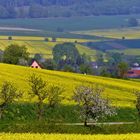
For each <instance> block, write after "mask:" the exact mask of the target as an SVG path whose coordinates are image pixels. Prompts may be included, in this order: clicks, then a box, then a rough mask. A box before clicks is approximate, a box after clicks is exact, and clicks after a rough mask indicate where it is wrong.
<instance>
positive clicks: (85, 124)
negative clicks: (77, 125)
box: [84, 118, 88, 127]
mask: <svg viewBox="0 0 140 140" xmlns="http://www.w3.org/2000/svg"><path fill="white" fill-rule="evenodd" d="M84 126H86V127H87V126H88V125H87V118H85V121H84Z"/></svg>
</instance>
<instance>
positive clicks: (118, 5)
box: [0, 0, 140, 18]
mask: <svg viewBox="0 0 140 140" xmlns="http://www.w3.org/2000/svg"><path fill="white" fill-rule="evenodd" d="M139 6H140V1H139V0H125V1H124V0H119V1H118V0H107V1H106V0H85V1H83V0H76V1H75V0H22V1H21V0H0V18H42V17H71V16H91V15H96V16H99V15H129V14H139V13H140V9H139Z"/></svg>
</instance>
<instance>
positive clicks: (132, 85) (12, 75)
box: [0, 63, 140, 140]
mask: <svg viewBox="0 0 140 140" xmlns="http://www.w3.org/2000/svg"><path fill="white" fill-rule="evenodd" d="M0 69H1V71H0V85H1V84H2V82H3V81H5V80H7V81H11V82H12V83H14V84H15V85H16V87H17V88H18V89H19V90H22V91H24V94H23V97H22V98H21V99H20V100H18V101H17V102H16V103H14V104H11V105H9V107H8V110H9V112H7V115H6V117H5V118H4V119H3V120H1V121H0V124H1V125H0V132H12V133H15V132H18V133H20V132H22V133H23V132H24V133H25V132H38V133H42V132H44V133H45V132H47V133H52V132H54V133H56V132H60V133H68V134H69V133H71V134H73V133H76V134H91V133H95V134H99V133H100V132H102V133H106V134H111V133H115V134H116V133H121V132H124V133H129V132H139V129H138V128H139V126H137V125H134V124H133V125H129V127H128V126H127V125H126V126H125V125H122V126H120V125H118V126H117V127H116V126H107V127H106V126H104V127H103V129H102V130H100V129H98V127H97V129H93V130H92V131H91V129H88V128H84V127H83V126H63V125H62V126H61V125H60V126H57V127H54V126H55V125H54V124H53V123H52V124H53V126H50V127H49V126H47V122H48V121H49V119H54V120H55V121H56V122H57V121H58V122H59V121H60V122H61V121H62V122H64V123H82V122H81V120H79V117H78V115H77V113H76V112H75V103H74V102H73V101H72V100H71V99H72V95H73V91H74V89H75V87H76V86H78V85H81V84H85V85H89V84H90V85H97V84H98V85H99V86H101V87H103V88H105V91H104V93H103V95H102V96H103V97H104V98H108V99H110V100H111V101H112V105H113V106H115V107H116V109H117V113H118V115H117V116H113V117H109V118H107V119H106V120H104V121H106V122H136V120H137V119H138V117H137V112H136V108H135V100H136V97H135V95H134V93H133V91H134V89H135V90H140V82H139V81H131V80H120V79H112V78H105V77H99V76H90V75H83V74H75V73H68V72H59V71H49V70H42V69H32V68H28V67H23V66H15V65H8V64H2V63H1V64H0ZM33 73H35V74H37V75H40V76H41V77H42V78H43V79H44V80H46V81H47V82H48V83H49V84H55V85H59V86H62V87H63V88H64V92H63V94H62V97H64V100H63V101H62V102H61V104H60V106H58V107H56V108H55V109H54V110H53V113H52V110H51V109H49V110H46V111H45V116H46V119H45V120H46V122H44V123H43V125H42V124H41V125H40V124H39V123H38V122H37V120H36V115H35V112H34V111H33V110H32V109H33V108H34V103H35V102H36V98H32V99H31V97H30V96H29V95H28V91H29V84H28V82H27V79H28V77H29V76H30V75H31V74H33ZM17 81H18V82H17ZM46 103H47V101H46ZM14 114H16V115H14ZM126 116H127V117H126ZM19 136H20V135H19ZM17 137H18V136H17ZM31 137H32V136H31ZM0 138H1V134H0ZM74 138H75V137H74ZM5 139H6V138H5ZM13 139H14V137H13ZM62 140H63V139H62ZM114 140H115V139H114Z"/></svg>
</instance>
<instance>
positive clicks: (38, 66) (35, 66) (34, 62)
mask: <svg viewBox="0 0 140 140" xmlns="http://www.w3.org/2000/svg"><path fill="white" fill-rule="evenodd" d="M31 68H36V69H41V66H40V65H39V63H38V62H37V61H36V60H34V61H33V62H32V64H31Z"/></svg>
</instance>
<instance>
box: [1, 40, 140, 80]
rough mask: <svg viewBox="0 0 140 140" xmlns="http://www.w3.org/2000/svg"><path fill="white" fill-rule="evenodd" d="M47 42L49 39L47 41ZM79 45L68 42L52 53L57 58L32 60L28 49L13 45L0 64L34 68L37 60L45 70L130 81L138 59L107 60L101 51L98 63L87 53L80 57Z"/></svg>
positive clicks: (111, 56) (37, 56) (110, 57)
mask: <svg viewBox="0 0 140 140" xmlns="http://www.w3.org/2000/svg"><path fill="white" fill-rule="evenodd" d="M45 41H48V39H47V38H45ZM52 41H56V38H53V39H52ZM76 44H77V43H68V42H67V43H62V44H56V45H55V46H54V47H53V49H52V56H53V58H44V56H43V55H41V54H39V53H36V54H34V56H32V57H31V55H30V53H29V52H28V50H27V48H26V46H19V45H18V44H11V45H9V46H8V47H6V48H5V50H4V51H2V50H1V51H0V62H3V63H8V64H15V65H23V66H31V64H32V62H33V61H34V60H36V61H37V62H38V63H39V65H40V66H41V68H43V69H48V70H58V71H65V72H75V73H81V74H90V75H98V76H104V77H112V78H122V79H124V78H127V75H126V74H127V72H128V70H129V68H130V67H131V64H132V65H133V63H134V62H138V61H137V59H136V58H135V59H134V60H133V59H131V60H128V58H127V57H125V55H124V54H122V53H118V52H107V53H106V56H105V55H104V54H103V53H102V52H99V51H97V52H96V55H95V57H96V61H93V60H92V59H91V57H90V56H88V55H86V54H85V53H83V54H80V52H79V50H78V49H77V47H76ZM105 59H106V60H107V61H105Z"/></svg>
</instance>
